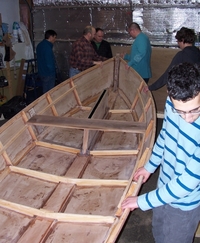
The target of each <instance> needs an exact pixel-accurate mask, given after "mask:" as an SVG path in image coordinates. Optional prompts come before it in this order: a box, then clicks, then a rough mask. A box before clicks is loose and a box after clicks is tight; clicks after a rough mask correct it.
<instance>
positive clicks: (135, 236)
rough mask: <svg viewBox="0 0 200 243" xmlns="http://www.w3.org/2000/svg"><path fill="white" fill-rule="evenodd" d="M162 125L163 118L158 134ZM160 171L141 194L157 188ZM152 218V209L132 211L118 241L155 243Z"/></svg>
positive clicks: (143, 188) (144, 187)
mask: <svg viewBox="0 0 200 243" xmlns="http://www.w3.org/2000/svg"><path fill="white" fill-rule="evenodd" d="M161 126H162V119H158V121H157V133H156V134H157V135H158V133H159V131H160V129H161ZM158 172H159V170H157V171H156V172H155V173H154V174H152V175H151V177H150V178H149V180H148V181H147V182H146V183H145V184H143V186H142V188H141V191H140V194H143V193H146V192H149V191H151V190H153V189H155V187H156V183H157V178H158ZM151 220H152V211H151V210H148V211H144V212H143V211H141V210H140V209H136V210H134V211H132V212H131V213H130V215H129V218H128V219H127V221H126V224H125V225H124V227H123V229H122V231H121V234H120V235H119V237H118V239H117V241H116V243H154V238H153V235H152V231H151ZM169 243H170V242H169ZM177 243H180V242H177ZM193 243H200V238H195V239H194V242H193Z"/></svg>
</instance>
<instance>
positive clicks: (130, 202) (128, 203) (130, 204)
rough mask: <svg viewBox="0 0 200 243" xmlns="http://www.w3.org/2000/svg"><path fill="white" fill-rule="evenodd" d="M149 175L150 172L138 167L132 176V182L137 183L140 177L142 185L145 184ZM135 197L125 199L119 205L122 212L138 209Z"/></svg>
mask: <svg viewBox="0 0 200 243" xmlns="http://www.w3.org/2000/svg"><path fill="white" fill-rule="evenodd" d="M150 175H151V173H150V172H148V171H147V170H146V169H145V168H144V167H140V168H139V169H138V170H137V171H136V172H135V174H134V176H133V180H134V181H138V180H139V177H141V176H142V178H143V180H142V183H144V182H146V181H147V180H148V178H149V176H150ZM137 198H138V197H137V196H132V197H127V198H126V199H125V200H124V201H123V202H122V204H121V208H122V210H125V209H126V208H129V209H130V210H131V211H133V210H134V209H136V208H138V204H137Z"/></svg>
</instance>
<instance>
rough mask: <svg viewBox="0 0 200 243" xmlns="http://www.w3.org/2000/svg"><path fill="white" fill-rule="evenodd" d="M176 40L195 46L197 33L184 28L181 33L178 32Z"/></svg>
mask: <svg viewBox="0 0 200 243" xmlns="http://www.w3.org/2000/svg"><path fill="white" fill-rule="evenodd" d="M175 38H176V39H177V41H180V42H183V43H189V44H193V43H194V41H195V32H194V30H192V29H188V28H186V27H182V28H181V29H180V30H179V31H177V33H176V36H175Z"/></svg>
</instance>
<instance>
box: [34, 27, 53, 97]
mask: <svg viewBox="0 0 200 243" xmlns="http://www.w3.org/2000/svg"><path fill="white" fill-rule="evenodd" d="M44 37H45V38H44V40H42V41H41V42H40V43H39V44H38V45H37V48H36V53H37V63H38V74H39V76H40V79H41V81H42V88H43V94H44V93H46V92H47V91H49V90H50V89H52V88H53V87H54V86H55V79H56V63H55V57H54V53H53V44H54V42H55V41H56V37H57V33H56V32H55V31H54V30H47V31H46V32H45V36H44Z"/></svg>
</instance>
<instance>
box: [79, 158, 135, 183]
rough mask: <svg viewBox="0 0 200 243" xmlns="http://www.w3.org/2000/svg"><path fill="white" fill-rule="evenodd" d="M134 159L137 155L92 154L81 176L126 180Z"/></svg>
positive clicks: (131, 169) (129, 174)
mask: <svg viewBox="0 0 200 243" xmlns="http://www.w3.org/2000/svg"><path fill="white" fill-rule="evenodd" d="M136 160H137V156H93V157H91V160H90V162H89V164H88V166H87V168H86V170H85V172H84V174H83V176H82V178H88V179H112V180H128V179H129V178H130V177H131V174H132V171H133V170H134V167H135V164H136Z"/></svg>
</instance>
